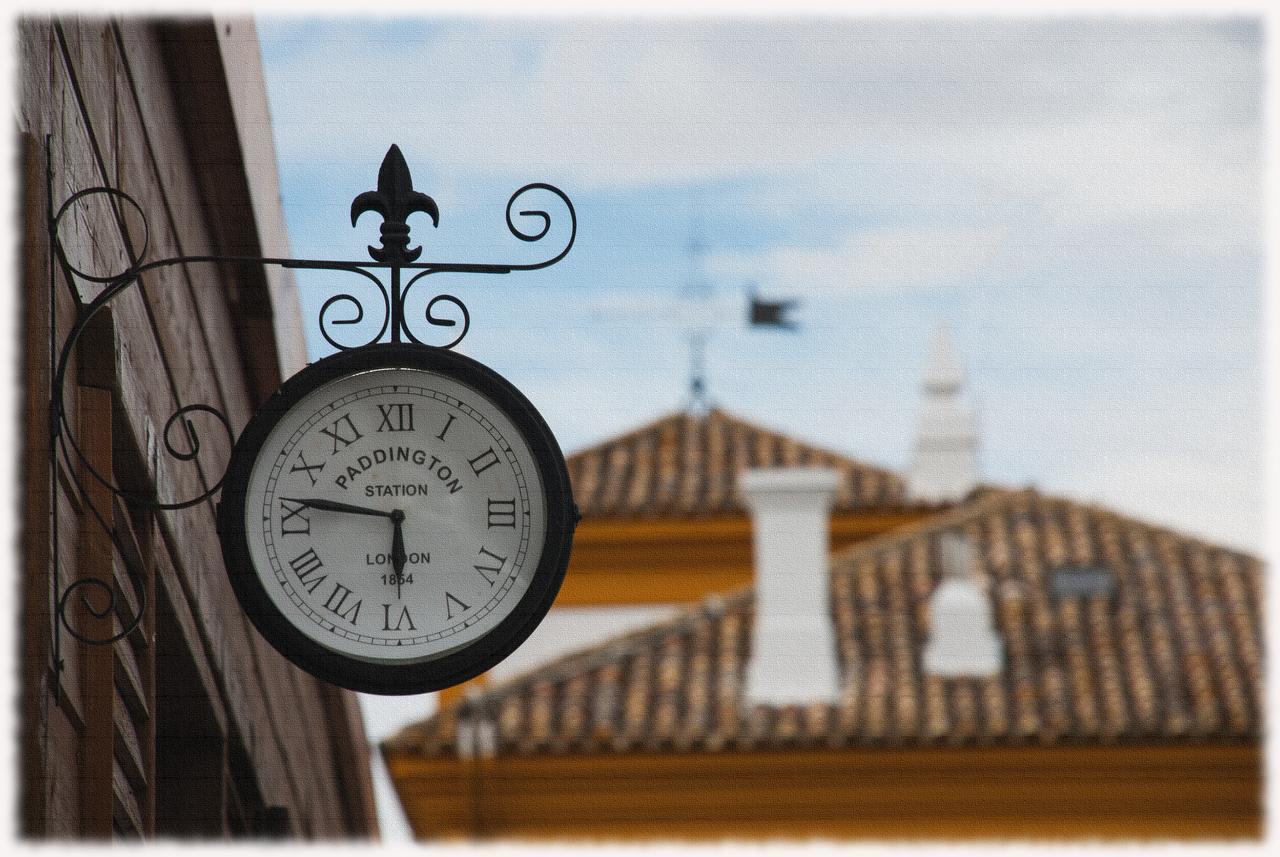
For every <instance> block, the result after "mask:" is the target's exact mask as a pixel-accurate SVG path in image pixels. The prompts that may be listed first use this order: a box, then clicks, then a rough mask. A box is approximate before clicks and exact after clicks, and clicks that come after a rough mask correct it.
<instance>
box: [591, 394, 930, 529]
mask: <svg viewBox="0 0 1280 857" xmlns="http://www.w3.org/2000/svg"><path fill="white" fill-rule="evenodd" d="M568 465H569V477H570V479H571V480H572V482H573V495H574V499H575V500H576V501H577V503H578V508H579V509H580V510H581V512H582V514H583V516H584V517H588V518H590V517H607V516H615V517H630V516H663V517H686V516H696V515H714V514H722V513H732V512H742V511H744V510H743V507H742V503H741V500H740V498H739V497H738V491H737V478H738V474H739V473H741V472H742V471H743V470H745V469H748V468H752V467H794V466H805V465H809V466H815V467H816V466H821V467H831V468H833V469H835V471H836V472H837V473H839V474H840V486H839V488H838V489H837V491H836V496H835V499H834V510H835V511H837V512H840V511H848V510H853V509H868V508H885V507H900V506H903V505H906V501H905V499H904V498H905V495H906V483H905V481H904V480H903V479H902V477H900V476H898V475H897V474H896V473H893V472H891V471H889V470H885V469H883V468H879V467H874V466H872V465H869V464H865V463H863V462H861V461H856V460H854V459H851V458H847V457H845V456H842V455H839V454H837V453H834V452H830V451H828V450H824V449H818V448H816V447H812V446H807V445H805V444H802V443H799V442H797V441H795V440H793V439H792V438H789V437H787V436H785V435H782V434H779V433H778V432H775V431H770V430H769V429H765V428H760V427H759V426H754V425H751V424H750V423H748V422H745V421H743V420H741V419H738V418H737V417H734V416H732V415H731V414H728V413H725V412H724V411H722V410H719V409H718V408H713V409H712V410H710V411H709V412H707V413H706V414H705V415H697V414H690V413H683V412H681V413H675V414H671V415H669V416H666V417H663V418H662V419H660V420H658V421H656V422H653V423H650V424H649V425H646V426H643V427H641V428H638V429H636V430H635V431H632V432H628V433H627V434H624V435H621V436H620V437H616V438H613V439H611V440H608V441H605V442H604V443H601V444H598V445H596V446H593V447H590V448H588V449H584V450H582V451H581V452H577V453H575V454H573V455H571V456H569V458H568Z"/></svg>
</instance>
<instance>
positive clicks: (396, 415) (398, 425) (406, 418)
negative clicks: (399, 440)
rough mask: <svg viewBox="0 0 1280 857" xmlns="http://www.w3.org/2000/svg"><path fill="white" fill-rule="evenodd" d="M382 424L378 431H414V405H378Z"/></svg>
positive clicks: (379, 425)
mask: <svg viewBox="0 0 1280 857" xmlns="http://www.w3.org/2000/svg"><path fill="white" fill-rule="evenodd" d="M378 412H379V413H380V414H382V422H380V423H378V431H413V405H412V404H403V405H378Z"/></svg>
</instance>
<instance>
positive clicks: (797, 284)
mask: <svg viewBox="0 0 1280 857" xmlns="http://www.w3.org/2000/svg"><path fill="white" fill-rule="evenodd" d="M1006 231H1007V230H1006V229H1005V228H1003V227H998V226H996V227H989V226H926V225H921V226H883V227H872V228H868V229H860V230H857V231H855V232H851V233H849V234H847V235H846V236H845V237H844V238H843V239H842V240H841V241H840V242H839V243H838V244H836V245H835V246H832V247H790V246H787V247H773V248H769V249H767V250H765V251H763V252H759V253H746V254H743V253H717V254H715V255H713V256H711V257H709V258H708V260H707V265H708V269H709V270H711V271H712V272H714V273H716V274H718V275H720V276H722V277H726V278H734V279H753V278H759V279H761V280H763V281H765V282H767V283H769V284H771V286H775V287H777V288H782V289H784V290H786V289H790V290H793V291H797V292H798V293H799V294H802V295H806V296H818V295H832V294H841V293H845V292H849V291H854V290H858V289H885V288H900V287H932V286H940V285H948V284H951V283H954V282H956V281H960V280H964V279H967V278H969V277H972V276H974V275H976V274H978V273H980V272H982V271H983V270H984V269H985V268H986V267H987V266H988V265H989V264H990V262H991V261H992V259H993V258H994V257H995V254H996V253H997V252H998V251H999V249H1000V247H1001V244H1002V243H1003V241H1004V238H1005V235H1006Z"/></svg>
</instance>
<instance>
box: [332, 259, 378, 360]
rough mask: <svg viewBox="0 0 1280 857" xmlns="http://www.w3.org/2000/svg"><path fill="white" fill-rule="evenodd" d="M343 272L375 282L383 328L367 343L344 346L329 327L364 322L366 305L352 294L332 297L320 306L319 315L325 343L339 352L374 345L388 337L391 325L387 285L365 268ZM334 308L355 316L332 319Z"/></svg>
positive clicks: (349, 269)
mask: <svg viewBox="0 0 1280 857" xmlns="http://www.w3.org/2000/svg"><path fill="white" fill-rule="evenodd" d="M343 270H347V271H351V272H352V273H357V274H362V275H364V276H365V277H368V278H369V279H370V280H372V281H373V284H374V285H375V286H377V287H378V294H379V295H380V296H381V297H382V326H381V327H379V328H378V332H377V333H375V334H374V335H373V336H372V337H370V338H369V339H367V340H366V341H364V342H361V343H359V344H357V345H344V344H343V343H341V342H339V341H338V340H336V339H334V338H333V336H331V335H330V334H329V325H334V324H344V325H355V324H359V323H360V322H362V321H364V303H363V302H362V301H361V300H360V298H358V297H356V296H355V295H353V294H351V293H350V292H340V293H338V294H336V295H332V296H331V297H329V298H328V299H327V300H326V301H325V302H324V303H323V304H321V305H320V314H319V322H320V324H319V327H320V335H321V336H322V337H324V341H325V342H327V343H329V344H330V345H332V346H333V347H334V348H336V349H338V350H339V351H350V350H352V349H354V348H364V347H366V346H369V345H373V344H374V343H375V342H378V341H379V340H380V339H382V337H383V336H385V335H386V332H387V327H388V326H389V325H390V324H391V297H390V296H389V295H388V293H387V287H386V285H385V284H384V283H383V282H382V281H381V280H379V279H378V278H377V277H376V276H374V275H373V274H372V273H370V272H369V271H366V270H364V269H363V268H344V269H343ZM334 307H339V308H344V309H347V310H353V311H354V313H355V314H354V315H353V316H351V317H349V318H330V317H329V310H331V309H333V308H334Z"/></svg>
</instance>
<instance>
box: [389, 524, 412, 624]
mask: <svg viewBox="0 0 1280 857" xmlns="http://www.w3.org/2000/svg"><path fill="white" fill-rule="evenodd" d="M391 524H392V526H393V527H394V528H395V531H394V532H393V533H392V534H391V568H392V570H393V571H394V572H395V574H396V600H397V601H399V600H400V584H401V581H403V580H404V577H403V573H404V564H405V562H406V561H407V560H408V559H409V556H408V554H406V553H405V550H404V527H403V526H402V525H403V524H404V512H402V511H400V510H399V509H396V510H395V511H394V512H392V513H391Z"/></svg>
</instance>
